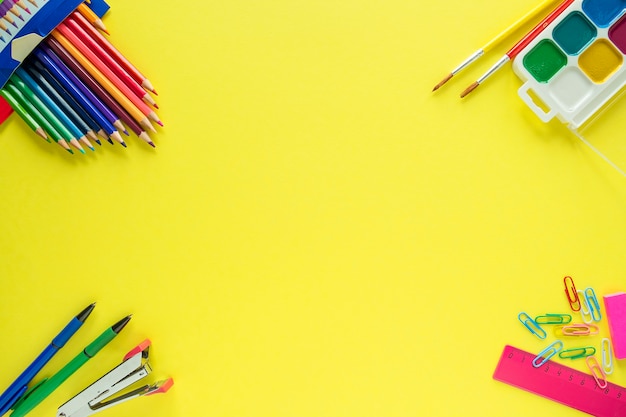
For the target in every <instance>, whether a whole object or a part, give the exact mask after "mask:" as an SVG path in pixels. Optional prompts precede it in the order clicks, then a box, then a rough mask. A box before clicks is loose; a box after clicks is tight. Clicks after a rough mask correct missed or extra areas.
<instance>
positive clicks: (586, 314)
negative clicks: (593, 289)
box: [578, 290, 593, 324]
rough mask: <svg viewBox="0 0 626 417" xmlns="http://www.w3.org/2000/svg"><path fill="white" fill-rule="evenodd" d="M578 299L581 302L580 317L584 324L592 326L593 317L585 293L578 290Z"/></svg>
mask: <svg viewBox="0 0 626 417" xmlns="http://www.w3.org/2000/svg"><path fill="white" fill-rule="evenodd" d="M578 298H579V300H580V317H581V318H582V319H583V322H584V323H587V324H590V323H593V316H592V315H591V309H590V308H589V303H588V302H587V299H586V298H585V293H584V292H582V291H581V290H578Z"/></svg>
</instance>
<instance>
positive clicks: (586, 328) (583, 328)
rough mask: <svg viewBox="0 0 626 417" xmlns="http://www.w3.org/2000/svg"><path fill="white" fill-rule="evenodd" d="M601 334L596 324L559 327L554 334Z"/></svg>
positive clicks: (575, 324) (574, 324)
mask: <svg viewBox="0 0 626 417" xmlns="http://www.w3.org/2000/svg"><path fill="white" fill-rule="evenodd" d="M599 332H600V328H599V327H598V326H596V325H595V324H586V323H572V324H568V325H567V326H557V327H555V328H554V333H555V334H556V335H557V337H558V336H591V335H596V334H598V333H599Z"/></svg>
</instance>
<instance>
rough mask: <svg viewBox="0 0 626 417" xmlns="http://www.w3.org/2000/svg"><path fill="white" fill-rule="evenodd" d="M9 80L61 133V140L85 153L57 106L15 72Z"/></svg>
mask: <svg viewBox="0 0 626 417" xmlns="http://www.w3.org/2000/svg"><path fill="white" fill-rule="evenodd" d="M18 70H19V68H18ZM10 80H11V82H12V83H13V84H15V86H16V87H17V88H18V89H19V90H20V91H21V92H22V93H23V94H24V95H25V96H26V97H27V98H28V99H29V100H30V101H31V102H32V103H33V104H34V105H35V107H37V109H38V110H39V111H40V112H41V113H42V114H44V116H45V117H46V119H48V120H49V121H50V123H52V125H53V126H54V127H55V128H56V129H57V130H58V131H59V133H61V136H63V138H64V139H66V140H67V141H68V142H69V143H70V145H72V146H74V148H76V149H78V150H79V151H80V152H81V153H85V150H84V149H83V147H82V146H81V145H80V143H78V140H77V139H76V136H75V135H74V133H72V131H71V130H70V126H69V125H70V123H69V122H68V120H67V116H65V115H64V114H63V113H62V112H61V111H60V110H59V108H58V107H57V106H55V105H54V104H52V103H51V100H49V98H48V97H46V95H45V94H42V93H41V91H38V92H37V93H36V92H35V91H33V89H32V88H31V86H34V87H35V89H37V86H36V85H34V84H30V83H26V82H25V80H24V78H22V77H21V76H20V75H18V74H17V71H16V73H14V74H13V75H12V76H11V78H10ZM29 84H30V85H29ZM37 90H38V89H37Z"/></svg>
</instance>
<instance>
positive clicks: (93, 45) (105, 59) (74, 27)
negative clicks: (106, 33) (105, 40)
mask: <svg viewBox="0 0 626 417" xmlns="http://www.w3.org/2000/svg"><path fill="white" fill-rule="evenodd" d="M64 25H65V26H66V27H67V28H68V30H70V31H71V32H72V33H73V34H74V35H76V36H77V37H78V39H80V40H81V41H82V42H83V43H84V44H85V46H86V47H87V49H88V50H89V51H92V52H93V53H94V54H95V55H96V56H97V57H98V58H99V59H100V60H101V62H102V64H100V63H98V62H95V61H92V62H93V63H94V64H96V66H97V67H98V68H100V70H101V71H103V69H102V68H101V65H104V67H105V68H106V69H110V70H111V71H112V72H113V73H114V74H115V75H116V76H117V77H119V79H120V80H121V81H122V82H123V83H124V84H125V85H127V86H128V88H130V89H131V90H132V91H133V93H134V94H135V95H136V96H137V97H139V98H140V99H142V100H144V101H145V102H147V103H148V104H151V105H152V106H154V107H156V108H157V109H158V108H159V106H157V105H156V103H155V101H154V99H153V98H152V96H151V95H150V94H149V93H147V92H146V91H145V90H144V89H143V88H142V87H141V86H140V85H139V84H137V83H136V82H135V80H134V79H133V78H132V77H131V76H130V74H128V72H126V70H124V68H122V66H121V65H120V64H119V63H118V62H117V61H116V60H115V59H114V58H113V57H112V56H111V55H109V54H108V53H107V51H105V50H104V48H102V47H101V46H100V44H99V43H98V42H96V40H95V39H93V38H92V37H91V36H89V35H88V34H87V32H86V31H85V30H84V29H83V28H82V27H81V26H80V25H79V24H78V23H76V21H75V20H73V19H71V18H70V19H66V20H65V22H64ZM79 49H80V48H79ZM83 53H84V52H83Z"/></svg>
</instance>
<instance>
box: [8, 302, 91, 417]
mask: <svg viewBox="0 0 626 417" xmlns="http://www.w3.org/2000/svg"><path fill="white" fill-rule="evenodd" d="M95 306H96V304H95V303H93V304H91V305H89V306H88V307H87V308H85V309H84V310H83V311H81V312H80V313H78V315H77V316H76V317H74V318H73V319H72V321H70V322H69V323H68V325H67V326H65V328H64V329H63V330H61V332H60V333H59V334H58V335H57V336H56V337H55V338H54V339H53V340H52V343H50V344H49V345H48V346H47V347H46V348H45V349H44V350H43V352H41V353H40V354H39V356H37V358H36V359H35V360H34V361H33V363H31V364H30V365H29V366H28V368H26V370H25V371H24V372H22V374H21V375H20V376H18V377H17V379H16V380H15V381H14V382H13V383H12V384H11V385H10V386H9V388H7V389H6V391H4V392H3V393H2V395H0V416H2V415H3V414H4V413H6V412H7V411H9V409H10V408H11V407H13V405H14V404H15V403H16V402H17V400H19V399H20V397H21V396H22V395H23V394H24V392H26V389H27V388H28V387H27V385H28V383H29V382H30V381H32V379H33V378H34V377H35V375H37V373H38V372H39V371H41V369H42V368H43V367H44V366H45V364H46V363H48V361H49V360H50V359H52V357H53V356H54V355H55V353H57V352H58V351H59V349H61V348H62V347H63V346H64V345H65V343H67V341H68V340H70V338H71V337H72V336H73V335H74V333H76V331H77V330H78V329H80V326H82V325H83V323H84V322H85V320H86V319H87V317H89V314H91V311H92V310H93V309H94V308H95Z"/></svg>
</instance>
